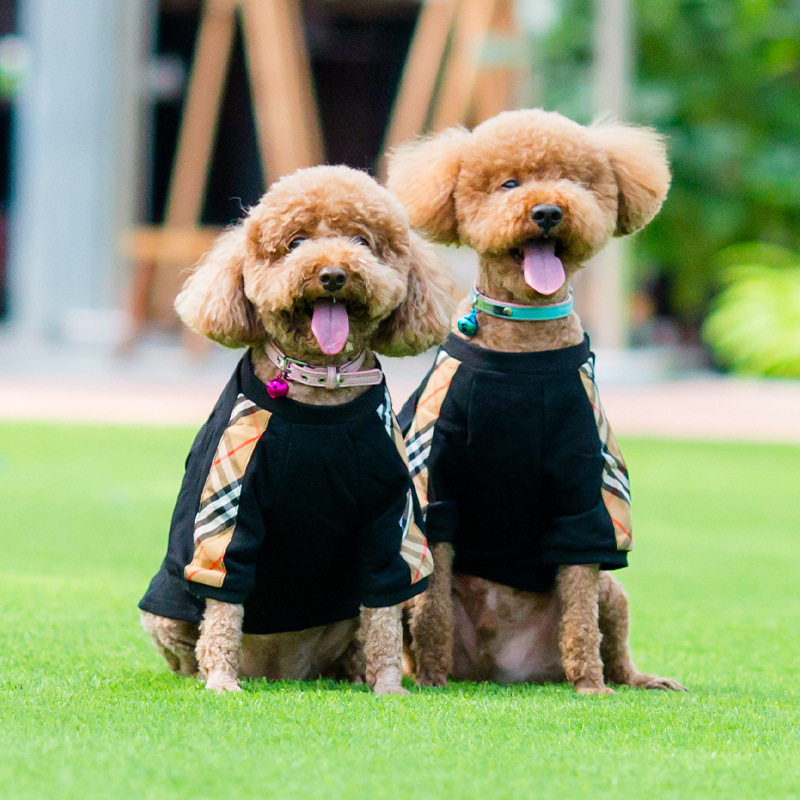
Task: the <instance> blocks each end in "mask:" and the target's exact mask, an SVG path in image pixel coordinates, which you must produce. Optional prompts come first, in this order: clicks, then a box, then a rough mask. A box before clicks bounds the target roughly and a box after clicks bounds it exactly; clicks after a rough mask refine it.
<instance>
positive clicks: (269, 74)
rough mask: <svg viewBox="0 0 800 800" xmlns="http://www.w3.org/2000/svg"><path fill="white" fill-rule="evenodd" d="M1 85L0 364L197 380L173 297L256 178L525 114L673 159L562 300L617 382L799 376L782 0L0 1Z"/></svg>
mask: <svg viewBox="0 0 800 800" xmlns="http://www.w3.org/2000/svg"><path fill="white" fill-rule="evenodd" d="M0 93H1V95H2V99H1V100H0V372H4V373H5V374H6V375H12V376H13V375H20V374H28V375H35V374H38V373H39V372H42V371H44V372H53V371H54V372H56V373H60V374H62V375H63V374H64V373H65V372H66V373H68V375H67V376H66V377H71V378H73V379H75V380H78V379H81V378H83V377H87V378H88V377H90V376H97V374H98V373H97V370H98V369H101V370H105V373H103V374H109V375H114V376H117V377H119V376H134V377H147V376H148V375H153V376H156V377H159V376H160V377H166V378H169V377H175V376H176V375H184V374H185V373H181V372H176V369H178V366H177V365H180V368H179V369H182V370H188V371H189V372H188V374H191V375H193V376H195V377H197V378H205V377H208V378H209V379H210V380H211V379H213V380H216V379H217V376H218V375H223V374H224V373H226V372H227V371H228V369H229V368H230V364H231V363H232V359H233V360H235V358H236V357H237V355H236V354H225V353H222V354H220V352H219V350H218V349H217V348H216V347H215V348H211V349H209V348H206V349H205V351H203V350H202V348H200V347H199V346H198V343H197V342H195V341H193V340H191V339H188V338H186V336H185V334H183V338H181V336H182V334H181V332H180V328H179V325H178V324H177V320H176V319H175V317H174V314H173V312H172V310H171V303H172V299H173V298H174V295H175V292H176V291H177V287H178V286H179V285H180V282H181V275H182V273H183V271H184V270H185V269H186V268H188V267H189V266H190V265H191V264H192V263H193V262H194V261H196V259H197V258H198V257H199V255H200V254H201V253H202V252H203V251H204V250H205V249H206V248H207V246H208V244H209V242H210V241H211V240H212V239H213V236H214V235H215V234H216V232H218V230H219V229H220V228H222V227H224V226H225V225H228V224H230V223H231V222H235V221H236V220H237V219H239V218H240V217H241V216H242V214H243V209H245V208H247V207H248V206H249V205H251V204H253V203H254V202H255V201H256V200H257V199H258V197H259V196H260V194H261V193H262V192H263V191H264V189H265V186H266V185H267V183H268V182H270V181H272V180H274V179H275V178H276V177H278V176H279V175H280V174H282V173H283V172H286V171H289V170H291V169H294V168H296V167H299V166H304V165H306V164H309V163H316V162H318V161H327V162H332V163H346V164H350V165H352V166H355V167H360V168H363V169H367V170H370V171H371V172H373V173H374V174H376V175H379V176H380V174H381V169H382V154H383V153H384V152H385V150H386V148H387V147H389V146H391V145H392V144H396V143H398V142H400V141H402V140H403V139H405V138H408V137H410V136H413V135H416V134H419V133H422V132H425V131H429V130H434V129H438V128H441V127H444V126H446V125H450V124H465V125H470V126H471V125H473V124H476V123H478V122H480V121H481V120H482V119H484V118H486V117H488V116H491V115H493V114H495V113H497V112H498V111H500V110H502V109H504V108H514V107H525V106H543V107H545V108H548V109H553V110H557V111H560V112H562V113H564V114H566V115H567V116H570V117H572V118H574V119H576V120H578V121H579V122H583V123H588V122H590V121H591V120H592V119H593V118H594V117H595V116H597V115H601V114H609V115H612V116H616V117H618V118H621V119H624V120H629V121H634V122H638V123H641V124H645V125H650V126H653V127H655V128H656V129H658V130H659V131H660V132H662V133H663V134H664V135H665V136H666V137H667V140H668V143H669V152H670V157H671V161H672V168H673V174H674V178H673V185H672V189H671V192H670V195H669V197H668V199H667V202H666V204H665V206H664V208H663V210H662V211H661V213H660V214H659V216H658V217H657V218H656V220H655V221H654V222H653V223H652V224H651V225H650V226H649V227H648V228H646V229H645V230H644V231H642V232H641V233H640V234H638V235H637V236H635V237H634V238H633V239H632V240H630V241H629V242H628V241H626V242H624V243H623V242H614V243H613V246H611V247H609V248H608V250H607V251H606V252H605V253H603V254H601V256H600V257H599V258H598V262H599V263H597V264H594V265H592V266H591V267H590V268H589V269H588V270H587V271H585V274H584V275H582V276H581V278H580V281H579V285H578V286H577V287H576V297H577V301H578V303H579V310H580V312H581V316H582V318H583V319H584V322H585V326H586V328H587V329H588V331H589V332H590V334H591V335H592V339H593V343H594V345H595V346H596V347H598V348H599V349H601V350H603V351H605V352H606V353H607V356H606V358H605V363H606V365H607V366H606V370H607V374H608V375H609V379H614V378H624V376H626V375H635V376H638V378H637V379H640V380H647V379H649V380H660V379H664V378H668V377H674V376H676V375H685V374H687V372H690V373H691V374H693V375H696V371H697V370H698V369H701V370H708V369H710V370H713V371H719V370H724V371H733V372H740V373H743V374H746V375H751V376H781V377H800V267H798V264H799V263H800V255H799V253H800V171H799V170H798V166H797V165H798V164H800V2H798V1H797V0H782V1H779V0H429V1H428V2H420V1H419V0H303V1H302V2H300V0H238V1H237V0H207V2H201V0H130V1H129V2H128V1H127V0H126V2H121V1H117V2H109V1H108V0H70V2H68V3H64V2H63V0H16V2H15V1H14V0H0ZM446 258H447V259H448V260H449V261H450V263H451V264H452V265H453V266H454V268H455V269H456V272H457V274H458V276H459V282H460V284H461V290H462V291H465V290H466V288H467V287H468V285H469V283H470V282H471V280H472V275H473V272H474V258H473V256H472V254H471V253H469V252H468V251H455V252H448V253H447V254H446ZM198 355H200V356H202V357H201V358H198ZM600 363H601V364H602V363H603V360H601V362H600ZM98 365H100V366H98ZM415 375H416V373H413V374H410V373H409V375H408V377H407V380H408V383H409V390H410V388H411V386H410V384H411V383H412V382H413V380H415ZM601 375H602V372H601ZM704 375H705V377H709V375H708V374H707V373H704ZM101 377H102V376H101ZM12 383H13V381H12ZM216 385H218V384H216ZM5 387H6V390H7V391H6V394H7V395H8V392H9V391H11V389H12V388H13V387H12V386H11V383H9V382H8V381H6V384H5ZM16 390H17V391H19V392H21V393H22V395H23V396H24V388H21V384H20V385H18V386H17V389H16ZM404 390H405V385H404V387H403V391H404ZM400 394H402V391H401V392H400ZM406 394H407V392H406ZM399 399H400V400H402V397H399Z"/></svg>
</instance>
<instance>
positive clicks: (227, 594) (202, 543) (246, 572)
mask: <svg viewBox="0 0 800 800" xmlns="http://www.w3.org/2000/svg"><path fill="white" fill-rule="evenodd" d="M269 418H270V414H269V412H268V411H265V410H264V409H261V408H258V406H256V405H254V404H253V403H252V402H251V401H249V400H247V398H245V397H244V396H242V395H240V397H239V400H238V401H237V403H236V405H235V406H234V408H233V412H232V413H231V418H230V422H229V423H228V426H227V427H226V429H225V430H224V432H223V434H222V436H221V437H220V439H219V442H218V443H217V446H216V451H215V453H214V457H213V459H212V461H211V466H210V469H209V472H208V475H207V476H206V477H205V483H204V485H203V490H202V492H201V494H200V500H199V503H198V507H197V512H196V514H195V517H194V525H193V541H194V547H193V551H192V557H191V561H190V562H189V563H188V564H186V566H185V568H184V577H185V578H186V580H187V581H188V586H189V589H190V590H191V591H192V593H193V594H195V595H197V596H199V597H204V598H209V597H210V598H213V599H215V600H223V601H225V602H228V603H241V602H242V601H243V600H244V598H245V597H246V596H247V594H248V592H249V591H250V590H251V589H252V587H253V585H254V582H255V569H256V561H257V558H258V552H259V550H260V548H261V544H262V542H263V540H264V535H265V530H264V523H263V515H262V514H261V513H260V512H259V510H258V509H259V508H263V507H264V505H265V503H266V502H267V501H268V498H265V497H264V496H263V495H264V493H265V492H266V481H265V480H259V479H258V478H259V476H258V467H259V462H260V463H264V460H263V459H259V458H258V457H257V456H256V457H254V455H255V454H256V451H257V450H258V449H259V444H260V442H261V438H262V436H263V435H264V432H265V431H266V429H267V424H268V423H269ZM260 449H263V446H262V447H261V448H260ZM245 484H247V485H248V491H247V492H246V493H245V495H244V500H242V497H243V494H242V487H243V486H244V485H245Z"/></svg>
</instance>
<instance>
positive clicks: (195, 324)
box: [175, 223, 264, 347]
mask: <svg viewBox="0 0 800 800" xmlns="http://www.w3.org/2000/svg"><path fill="white" fill-rule="evenodd" d="M246 242H247V238H246V232H245V227H244V225H242V224H241V223H240V224H239V225H237V226H236V227H235V228H231V230H229V231H226V232H225V233H223V234H222V235H221V236H220V237H219V238H218V239H217V241H216V242H214V246H213V247H212V248H211V250H209V251H208V252H207V253H206V254H205V255H204V256H203V258H202V259H200V262H199V263H198V265H197V266H196V267H195V269H194V271H193V272H192V274H191V275H189V277H188V278H187V279H186V282H185V283H184V284H183V289H181V291H180V294H179V295H178V296H177V298H176V299H175V310H176V311H177V312H178V316H179V317H180V318H181V319H182V320H183V321H184V322H185V323H186V324H187V325H188V326H189V327H190V328H191V329H192V330H193V331H196V332H197V333H199V334H202V335H203V336H208V338H209V339H213V340H214V341H215V342H219V343H220V344H224V345H225V346H226V347H243V346H245V345H249V344H255V343H257V342H259V341H262V340H263V338H264V329H263V328H262V326H261V323H260V322H259V320H258V318H257V316H256V313H255V310H254V309H253V306H252V304H251V303H250V301H249V300H248V299H247V297H245V294H244V277H243V275H242V269H243V266H244V259H245V255H246Z"/></svg>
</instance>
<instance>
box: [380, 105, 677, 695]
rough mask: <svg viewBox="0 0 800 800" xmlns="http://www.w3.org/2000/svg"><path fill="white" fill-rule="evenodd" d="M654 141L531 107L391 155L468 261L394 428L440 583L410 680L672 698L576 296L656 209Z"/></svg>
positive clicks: (405, 192)
mask: <svg viewBox="0 0 800 800" xmlns="http://www.w3.org/2000/svg"><path fill="white" fill-rule="evenodd" d="M669 182H670V175H669V168H668V165H667V159H666V151H665V148H664V144H663V142H662V140H661V138H660V137H659V136H658V135H657V134H656V133H655V132H653V131H651V130H647V129H644V128H641V127H636V126H630V125H621V124H616V123H603V124H595V125H591V126H588V127H584V126H582V125H579V124H577V123H575V122H573V121H571V120H568V119H566V118H565V117H563V116H561V115H559V114H555V113H551V112H545V111H542V110H538V109H531V110H522V111H511V112H504V113H502V114H499V115H498V116H496V117H494V118H492V119H490V120H488V121H486V122H484V123H482V124H481V125H479V126H478V127H476V128H475V129H474V130H473V131H471V132H470V131H467V130H464V129H461V128H458V129H449V130H446V131H444V132H442V133H440V134H438V135H436V136H434V137H432V138H429V139H423V140H419V141H416V142H412V143H410V144H408V145H406V146H404V147H401V148H399V149H398V150H396V151H395V152H394V154H393V156H392V157H391V158H390V162H389V178H388V185H389V187H390V188H391V189H392V190H393V191H394V192H395V193H396V194H397V195H398V196H399V197H400V199H401V200H402V201H403V203H404V205H405V206H406V208H407V209H408V211H409V216H410V219H411V222H412V225H414V226H416V227H418V228H420V229H422V230H423V231H424V232H425V233H427V234H428V235H429V236H430V237H431V238H433V239H434V240H436V241H438V242H440V243H444V244H461V245H466V246H468V247H470V248H472V249H473V250H474V251H475V252H476V253H477V255H478V275H477V280H476V282H475V285H474V287H473V289H472V291H471V293H470V295H469V297H468V298H466V299H465V301H464V303H463V305H462V307H461V308H460V309H459V312H458V314H459V316H458V321H457V324H456V326H455V327H454V330H452V332H451V333H450V335H449V336H448V338H447V340H446V341H445V343H444V344H443V345H442V347H441V348H440V350H439V353H438V355H437V358H436V361H435V364H434V366H433V368H432V369H431V371H430V372H429V373H428V375H427V376H426V377H425V379H424V380H423V382H422V384H421V385H420V387H419V388H418V389H417V391H416V392H415V393H414V395H413V396H412V397H411V398H410V399H409V401H408V402H407V403H406V406H405V407H404V409H403V411H402V412H401V414H400V416H399V422H400V425H401V428H402V429H403V432H404V435H405V437H406V447H407V451H408V456H409V468H410V471H411V475H412V477H413V479H414V483H415V486H416V488H417V493H418V495H419V498H420V502H421V504H422V508H423V513H424V515H425V519H426V530H427V535H428V539H429V541H431V542H432V543H433V548H434V558H435V560H436V565H437V568H436V570H435V572H434V574H433V576H432V578H431V583H430V586H429V589H428V590H427V591H426V592H425V593H424V594H422V595H420V596H419V597H417V598H415V600H414V612H413V615H412V617H411V634H412V640H413V648H412V652H411V654H410V655H411V656H412V657H413V661H414V663H415V668H416V674H417V682H418V683H420V684H422V685H433V686H441V685H444V684H446V682H447V678H448V676H451V677H455V678H456V679H460V680H475V681H484V680H494V681H498V682H501V683H522V682H534V683H544V682H551V681H568V682H569V683H570V684H572V685H573V686H574V688H575V689H576V691H578V692H580V693H593V694H607V693H611V692H612V690H611V688H610V687H609V685H608V684H622V685H629V686H634V687H638V688H653V689H673V690H681V689H683V687H682V686H681V685H680V684H679V683H677V682H676V681H674V680H672V679H670V678H663V677H660V676H656V675H648V674H644V673H641V672H639V671H638V670H637V669H636V668H635V667H634V664H633V661H632V659H631V657H630V652H629V649H628V626H629V614H628V601H627V597H626V595H625V592H624V590H623V589H622V586H621V585H620V583H619V581H617V580H616V579H615V578H614V577H613V576H612V574H611V572H610V571H611V570H616V569H619V568H621V567H624V566H626V565H627V553H628V551H629V550H630V548H631V545H632V530H631V520H630V487H629V483H628V474H627V468H626V466H625V461H624V459H623V457H622V454H621V452H620V450H619V447H618V445H617V442H616V439H615V437H614V435H613V432H612V431H611V429H610V427H609V425H608V421H607V419H606V416H605V413H604V411H603V408H602V405H601V403H600V399H599V394H598V392H597V385H596V382H595V380H594V355H593V354H592V353H591V350H590V347H589V342H588V337H587V336H586V333H585V332H584V330H583V327H582V325H581V322H580V319H579V318H578V315H577V314H576V313H575V310H574V307H573V298H572V291H571V289H570V287H569V281H570V278H571V276H572V275H574V274H575V272H577V270H578V269H580V268H581V267H582V266H583V265H584V264H585V263H586V261H588V260H589V259H590V258H591V257H592V256H593V255H595V254H596V253H597V252H599V250H601V249H602V247H603V246H604V245H605V244H606V243H607V242H608V240H609V239H610V238H611V237H612V236H623V235H627V234H630V233H633V232H634V231H635V230H637V229H639V228H641V227H643V226H644V225H646V224H647V223H648V222H649V221H650V220H651V219H652V218H653V217H654V216H655V214H656V213H657V211H658V209H659V208H660V206H661V204H662V202H663V200H664V198H665V196H666V194H667V190H668V188H669Z"/></svg>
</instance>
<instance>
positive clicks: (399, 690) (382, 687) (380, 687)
mask: <svg viewBox="0 0 800 800" xmlns="http://www.w3.org/2000/svg"><path fill="white" fill-rule="evenodd" d="M372 691H373V692H375V694H377V695H386V694H411V693H410V692H409V691H408V689H404V688H403V687H402V686H400V685H399V684H396V683H394V684H386V683H376V684H375V685H374V686H373V687H372Z"/></svg>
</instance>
